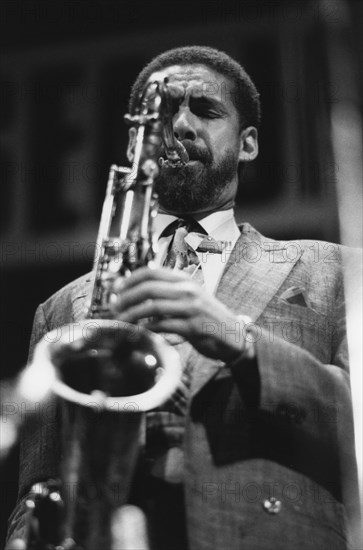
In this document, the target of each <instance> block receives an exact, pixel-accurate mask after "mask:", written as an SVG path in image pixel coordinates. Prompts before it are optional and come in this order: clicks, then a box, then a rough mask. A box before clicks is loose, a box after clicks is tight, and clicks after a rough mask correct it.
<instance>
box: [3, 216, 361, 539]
mask: <svg viewBox="0 0 363 550" xmlns="http://www.w3.org/2000/svg"><path fill="white" fill-rule="evenodd" d="M341 256H342V248H341V247H339V246H338V245H332V244H328V243H322V242H313V241H294V242H293V241H286V242H276V241H273V240H271V239H268V238H265V237H264V236H262V235H261V234H259V233H258V232H257V231H256V230H254V229H253V228H252V227H251V226H249V225H248V224H244V225H243V226H242V230H241V237H240V238H239V240H238V241H237V243H236V246H235V247H234V249H233V252H232V253H231V254H230V257H229V258H226V267H225V270H224V273H223V276H222V278H221V281H220V283H219V286H218V289H217V293H216V295H217V298H218V299H219V300H221V301H222V302H223V303H224V304H225V305H227V306H228V307H229V308H230V309H231V310H233V311H235V312H236V313H239V314H246V315H249V316H250V317H251V318H252V320H253V322H254V324H255V325H254V332H253V338H254V340H255V346H256V355H257V361H256V360H255V361H251V360H246V359H244V358H243V357H241V358H240V359H238V360H236V361H234V362H233V363H232V364H230V365H227V366H226V365H225V364H223V363H222V362H221V361H218V360H213V359H209V358H206V357H204V356H202V355H200V354H199V353H198V352H197V351H196V350H195V349H194V348H193V347H192V346H191V345H190V344H189V343H188V342H183V343H179V344H177V348H178V351H179V352H180V354H181V355H182V357H183V360H184V361H186V362H188V364H189V366H190V368H191V370H192V383H191V397H190V403H189V409H188V414H187V418H186V431H185V460H186V465H185V496H186V510H187V529H188V537H189V545H190V550H211V549H214V548H219V549H224V550H234V549H236V550H237V548H238V549H241V548H246V549H247V548H248V549H249V550H265V549H266V550H267V549H271V548H279V549H280V550H284V549H286V550H287V549H289V550H290V549H291V548H295V549H301V550H308V549H311V550H313V549H314V550H317V549H321V550H323V549H326V548H333V549H336V550H338V549H345V548H347V517H349V516H350V515H351V513H352V511H354V507H355V505H356V494H357V492H356V491H357V489H356V464H355V458H354V450H353V449H354V446H353V428H352V412H351V402H350V388H349V374H348V355H347V345H346V332H345V308H344V293H343V282H342V269H341V259H342V258H341ZM90 280H91V277H90V276H84V277H81V278H80V279H78V280H77V281H74V282H72V283H71V284H69V285H68V286H66V287H65V288H63V289H62V290H60V291H59V292H57V293H56V294H55V295H54V296H52V297H51V298H50V299H49V300H47V302H45V303H44V304H42V305H40V306H39V308H38V310H37V312H36V317H35V322H34V329H33V335H32V342H31V349H32V347H33V346H34V344H35V343H36V342H37V341H38V340H39V339H40V337H41V336H42V335H43V334H44V333H45V332H47V331H49V330H51V329H54V328H56V327H60V326H62V325H64V324H66V323H77V321H79V320H80V319H82V318H83V316H84V305H85V299H86V296H87V293H88V290H89V288H90ZM222 328H223V327H222ZM226 367H227V368H226ZM54 410H55V409H54V407H53V406H52V404H51V403H50V404H48V406H47V407H45V408H44V410H43V412H40V417H39V416H37V414H35V415H33V416H32V417H31V418H30V419H29V421H28V422H27V423H26V424H25V425H24V429H23V436H22V443H21V458H20V460H21V471H20V490H19V503H18V505H17V508H16V510H15V512H14V514H13V518H12V526H11V528H10V534H11V535H15V534H18V535H19V534H21V532H22V529H23V506H24V498H26V495H27V492H28V491H29V488H30V486H31V485H32V484H33V483H34V482H36V481H39V480H44V479H47V478H49V477H54V476H56V473H57V463H58V435H57V429H56V422H55V414H54ZM44 411H45V412H44Z"/></svg>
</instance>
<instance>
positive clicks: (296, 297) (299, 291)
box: [280, 286, 309, 307]
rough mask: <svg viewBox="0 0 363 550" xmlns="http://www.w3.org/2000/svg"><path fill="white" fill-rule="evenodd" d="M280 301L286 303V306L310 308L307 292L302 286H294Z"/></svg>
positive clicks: (282, 295) (285, 292)
mask: <svg viewBox="0 0 363 550" xmlns="http://www.w3.org/2000/svg"><path fill="white" fill-rule="evenodd" d="M280 300H281V301H283V302H285V304H294V305H297V306H301V307H309V304H308V299H307V296H306V290H305V288H303V287H301V286H292V287H291V288H288V289H287V290H285V291H284V292H283V293H282V294H281V296H280Z"/></svg>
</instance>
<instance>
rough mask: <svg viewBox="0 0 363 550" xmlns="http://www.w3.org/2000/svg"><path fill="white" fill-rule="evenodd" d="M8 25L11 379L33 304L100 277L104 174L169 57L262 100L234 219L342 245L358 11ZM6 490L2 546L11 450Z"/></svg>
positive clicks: (33, 19)
mask: <svg viewBox="0 0 363 550" xmlns="http://www.w3.org/2000/svg"><path fill="white" fill-rule="evenodd" d="M0 16H1V41H2V52H3V55H2V57H1V65H0V82H1V99H0V107H1V111H2V116H1V129H0V138H1V141H0V159H1V191H2V200H1V218H0V227H1V233H2V245H1V260H2V261H1V263H2V275H1V295H2V301H3V304H2V308H1V312H2V313H1V315H2V319H1V321H2V324H1V332H0V338H1V343H2V345H3V348H4V349H3V352H2V359H3V367H2V373H1V377H2V378H3V379H4V378H7V377H10V376H13V375H15V374H16V373H17V372H18V371H19V370H20V368H21V367H22V366H23V365H24V364H25V362H26V358H27V347H28V341H29V336H30V331H31V324H32V318H33V314H34V310H35V308H36V306H37V304H38V303H40V302H42V301H44V300H45V299H46V298H47V297H48V296H49V295H50V294H52V293H53V292H55V291H56V290H57V289H59V288H60V287H61V286H62V285H64V284H66V283H67V282H69V281H71V280H72V279H74V278H76V277H77V276H79V275H81V274H83V273H85V272H87V271H89V270H90V268H91V264H92V258H93V246H94V241H95V238H96V234H97V230H98V224H99V218H100V211H101V206H102V202H103V198H104V195H105V189H106V181H107V174H108V170H109V166H110V164H112V163H118V164H121V165H123V164H127V161H126V157H125V151H126V144H127V127H126V125H125V124H124V123H123V114H124V113H125V112H127V100H128V94H129V90H130V86H131V84H132V82H133V80H134V78H135V77H136V75H137V74H138V72H139V71H140V69H141V68H142V66H143V65H144V64H145V63H146V62H148V61H149V60H150V58H151V57H152V56H154V55H156V54H158V53H159V52H161V51H164V50H166V49H168V48H172V47H175V46H181V45H188V44H201V45H208V46H213V47H216V48H220V49H222V50H224V51H226V52H227V53H229V54H230V55H231V56H233V57H234V58H236V59H237V60H238V61H240V62H241V64H242V65H244V66H245V68H246V69H247V71H248V73H249V74H250V75H251V77H252V78H253V80H254V81H255V83H256V85H257V87H258V89H259V90H260V92H261V101H262V107H263V119H262V127H261V130H260V155H259V158H258V160H257V161H255V162H254V163H253V165H250V166H248V170H247V172H246V174H245V177H244V180H243V181H242V182H241V185H240V192H239V195H238V200H237V217H238V221H244V220H247V221H249V222H250V223H252V224H253V225H254V226H255V227H256V228H257V229H258V230H259V231H261V232H262V233H264V234H265V235H268V236H269V237H274V238H276V239H294V238H310V239H314V240H315V239H322V240H327V241H332V242H335V243H339V242H340V241H341V231H340V228H339V221H338V200H337V196H338V195H337V191H336V176H337V173H338V172H339V168H340V167H339V165H338V163H337V159H336V156H335V155H334V147H333V144H332V139H331V124H332V111H333V110H334V108H335V107H336V106H339V104H341V103H342V102H346V101H348V102H349V104H350V105H353V106H354V109H355V111H354V112H355V113H357V114H358V115H359V116H361V114H362V103H361V99H360V98H361V97H362V93H361V92H362V87H363V86H362V82H363V71H362V66H363V59H362V56H363V54H362V52H363V47H362V46H363V44H362V36H363V35H362V33H361V32H360V31H361V28H362V27H361V26H362V22H363V2H362V1H361V0H310V1H309V0H306V1H299V0H298V1H292V0H289V1H283V0H265V1H259V0H244V1H242V0H239V1H238V0H237V1H235V2H230V1H227V0H224V1H223V2H222V1H214V0H209V1H208V2H205V3H196V2H186V1H183V2H181V1H179V0H177V1H174V2H163V1H160V0H154V1H153V2H141V1H138V0H133V1H132V2H124V1H122V0H112V1H111V0H102V1H95V0H88V1H83V0H63V1H55V0H50V1H41V0H38V1H35V0H22V1H21V0H12V1H4V0H3V2H2V3H1V6H0ZM2 478H3V488H2V491H1V503H0V507H1V510H2V517H1V541H0V547H1V545H2V541H3V537H4V533H5V529H6V519H7V517H8V514H9V513H10V511H11V509H12V507H13V505H14V502H15V499H16V491H17V481H16V480H17V449H16V448H15V449H14V451H13V452H12V453H11V455H10V456H9V457H8V458H7V459H6V460H5V461H4V462H3V464H2Z"/></svg>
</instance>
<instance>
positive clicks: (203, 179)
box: [155, 146, 238, 214]
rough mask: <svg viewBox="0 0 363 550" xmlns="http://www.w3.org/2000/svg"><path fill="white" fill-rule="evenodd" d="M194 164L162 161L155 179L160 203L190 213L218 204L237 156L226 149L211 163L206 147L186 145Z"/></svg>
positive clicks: (180, 211) (167, 207) (177, 210)
mask: <svg viewBox="0 0 363 550" xmlns="http://www.w3.org/2000/svg"><path fill="white" fill-rule="evenodd" d="M187 151H188V153H189V156H190V159H191V160H199V161H200V162H198V163H195V164H194V165H190V164H187V165H185V166H184V167H183V168H171V167H169V166H167V165H166V166H165V165H163V166H162V167H161V170H160V174H159V176H158V177H157V178H156V181H155V190H156V192H157V194H158V196H159V202H160V205H161V206H162V207H163V208H164V209H165V210H167V211H170V212H178V213H184V214H186V213H193V212H197V211H203V210H207V209H208V208H210V207H213V206H214V205H216V206H217V205H218V201H219V198H220V196H221V194H222V192H223V190H224V189H225V187H226V185H227V184H228V183H229V182H230V181H232V179H233V178H234V177H235V176H236V173H237V167H238V158H237V155H236V153H235V152H234V151H232V150H230V151H228V152H227V153H226V155H225V157H224V158H223V160H222V161H221V162H219V163H218V164H217V163H214V162H213V158H212V155H211V153H210V152H209V151H200V150H198V149H197V148H195V146H194V147H193V146H192V147H188V148H187Z"/></svg>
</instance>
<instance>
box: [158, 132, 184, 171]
mask: <svg viewBox="0 0 363 550" xmlns="http://www.w3.org/2000/svg"><path fill="white" fill-rule="evenodd" d="M165 154H166V157H167V158H166V159H164V158H163V157H160V158H159V166H163V165H165V166H167V167H168V168H183V166H185V165H186V164H187V163H188V162H189V155H188V152H187V150H186V149H185V147H184V145H183V144H182V143H181V142H180V141H178V140H176V139H174V143H173V145H172V146H171V147H165Z"/></svg>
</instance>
